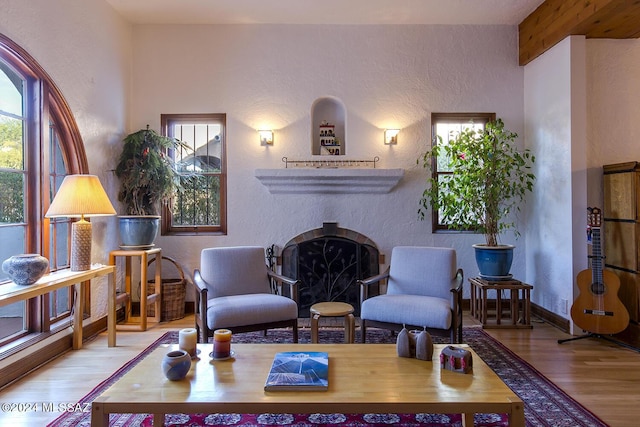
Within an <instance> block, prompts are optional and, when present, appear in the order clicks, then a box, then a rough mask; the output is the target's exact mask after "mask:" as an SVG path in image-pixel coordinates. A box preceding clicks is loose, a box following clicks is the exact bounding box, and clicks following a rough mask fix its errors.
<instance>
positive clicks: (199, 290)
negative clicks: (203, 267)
mask: <svg viewBox="0 0 640 427" xmlns="http://www.w3.org/2000/svg"><path fill="white" fill-rule="evenodd" d="M193 284H194V286H195V287H196V293H195V294H196V298H195V299H196V301H195V310H196V313H195V321H196V329H198V330H199V332H200V334H199V335H200V336H199V337H198V340H199V342H205V343H206V342H207V340H208V336H209V328H208V327H207V301H208V299H209V297H208V294H209V291H208V289H207V284H206V283H205V281H204V279H203V278H202V276H201V275H200V270H198V269H195V270H194V271H193Z"/></svg>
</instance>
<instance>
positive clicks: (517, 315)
mask: <svg viewBox="0 0 640 427" xmlns="http://www.w3.org/2000/svg"><path fill="white" fill-rule="evenodd" d="M469 283H470V284H471V315H472V316H473V317H474V318H475V319H477V320H479V321H480V323H482V327H483V328H486V329H489V328H527V329H530V328H532V326H531V289H533V286H531V285H528V284H526V283H523V282H521V281H519V280H499V281H491V280H485V279H481V278H479V277H472V278H470V279H469ZM490 291H495V292H496V299H495V302H496V309H495V317H494V316H490V313H489V310H488V293H489V292H490ZM504 291H509V312H508V315H509V316H508V317H506V318H505V314H507V313H503V310H502V294H503V292H504ZM503 320H506V322H503Z"/></svg>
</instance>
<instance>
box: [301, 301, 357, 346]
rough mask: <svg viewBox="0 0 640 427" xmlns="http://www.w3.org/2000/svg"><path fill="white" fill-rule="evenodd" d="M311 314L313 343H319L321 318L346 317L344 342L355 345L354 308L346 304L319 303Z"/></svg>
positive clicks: (312, 308) (314, 305)
mask: <svg viewBox="0 0 640 427" xmlns="http://www.w3.org/2000/svg"><path fill="white" fill-rule="evenodd" d="M309 311H310V312H311V342H312V343H317V342H318V321H319V320H320V317H339V316H344V342H345V343H347V344H353V341H354V338H355V319H354V317H353V307H352V306H351V304H347V303H346V302H319V303H317V304H313V305H312V306H311V308H310V309H309Z"/></svg>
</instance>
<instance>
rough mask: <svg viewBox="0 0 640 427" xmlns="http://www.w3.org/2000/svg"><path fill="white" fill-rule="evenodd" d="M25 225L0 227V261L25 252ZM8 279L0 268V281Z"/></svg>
mask: <svg viewBox="0 0 640 427" xmlns="http://www.w3.org/2000/svg"><path fill="white" fill-rule="evenodd" d="M24 233H25V227H24V226H23V225H15V226H4V227H0V242H2V244H1V245H0V261H2V260H5V259H7V258H9V257H11V256H13V255H18V254H23V253H25V247H24V239H25V234H24ZM5 280H10V279H9V276H7V275H6V274H5V273H4V272H3V271H2V270H1V269H0V282H2V281H5Z"/></svg>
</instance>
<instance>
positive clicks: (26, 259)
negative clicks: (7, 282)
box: [2, 254, 49, 286]
mask: <svg viewBox="0 0 640 427" xmlns="http://www.w3.org/2000/svg"><path fill="white" fill-rule="evenodd" d="M48 268H49V260H48V259H46V258H45V257H43V256H41V255H39V254H22V255H14V256H12V257H11V258H8V259H6V260H4V262H3V263H2V271H3V272H4V273H5V274H6V275H7V276H9V278H10V279H11V280H13V281H14V282H15V283H16V284H17V285H21V286H28V285H33V284H34V283H36V282H37V281H38V279H40V278H41V277H42V276H44V273H46V272H47V269H48Z"/></svg>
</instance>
